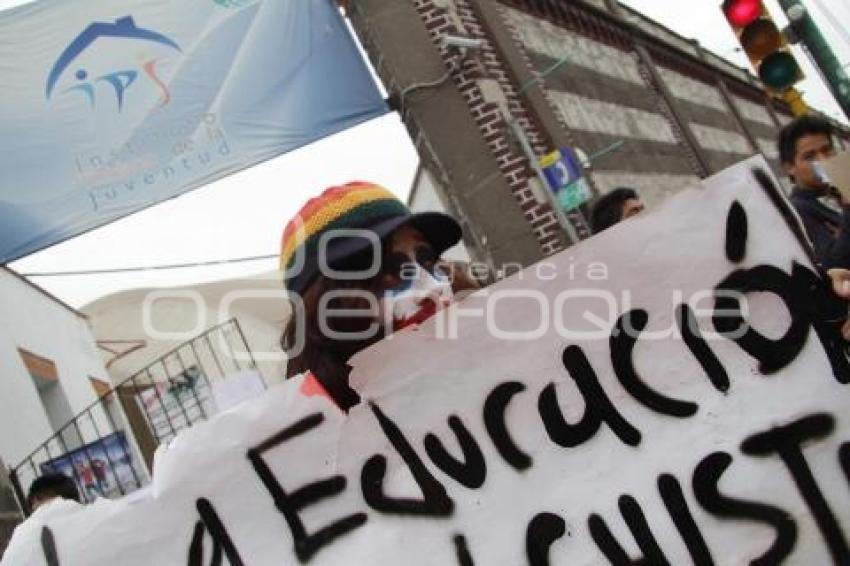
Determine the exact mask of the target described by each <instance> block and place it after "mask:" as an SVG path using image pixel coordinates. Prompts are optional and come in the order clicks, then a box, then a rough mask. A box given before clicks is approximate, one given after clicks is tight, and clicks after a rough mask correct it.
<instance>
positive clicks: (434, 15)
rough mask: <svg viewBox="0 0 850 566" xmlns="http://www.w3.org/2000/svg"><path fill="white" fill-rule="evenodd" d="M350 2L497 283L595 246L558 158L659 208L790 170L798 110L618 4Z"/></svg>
mask: <svg viewBox="0 0 850 566" xmlns="http://www.w3.org/2000/svg"><path fill="white" fill-rule="evenodd" d="M346 7H347V15H348V16H349V19H350V20H351V22H352V24H353V27H354V29H355V30H356V33H357V35H358V37H359V38H360V40H361V43H362V44H363V45H364V47H365V49H366V51H367V53H368V54H369V57H370V59H371V61H372V63H373V65H374V67H375V69H376V70H377V72H378V75H379V76H380V77H381V79H382V81H383V83H384V85H385V86H386V88H387V90H388V92H389V93H390V101H391V103H394V104H395V108H396V109H397V110H398V111H399V112H400V113H401V116H402V119H403V121H404V123H405V124H406V126H407V128H408V130H409V131H410V134H411V137H412V139H413V141H414V144H415V145H416V147H417V149H418V151H419V154H420V157H421V159H422V164H423V167H424V168H425V169H426V170H427V171H428V173H429V175H428V176H427V177H426V176H424V175H419V176H418V179H420V180H421V179H430V180H431V181H432V182H430V185H431V186H429V187H428V188H429V190H430V188H431V187H433V188H434V189H435V190H436V191H437V192H438V193H439V196H440V201H441V202H442V203H443V204H444V205H445V208H446V209H447V210H448V212H450V213H452V214H454V215H455V216H456V217H458V218H459V219H460V220H461V222H462V224H464V227H465V229H466V230H465V231H466V234H467V240H466V244H467V248H468V249H469V252H470V255H471V256H472V257H473V259H475V260H477V261H482V262H486V263H488V264H489V265H491V266H493V272H494V275H496V276H497V277H498V274H499V269H498V266H499V265H501V264H505V263H511V262H519V263H521V264H523V265H528V264H530V263H533V262H534V261H537V260H539V259H541V258H543V257H545V256H547V255H550V254H553V253H555V252H557V251H559V250H561V249H563V248H564V247H565V246H567V245H570V244H571V243H573V242H572V240H573V239H583V238H586V237H587V236H589V235H590V230H589V226H588V225H587V222H586V219H585V218H586V214H587V209H586V207H584V208H583V209H578V210H575V211H573V212H569V213H567V214H566V221H568V223H567V224H568V225H567V226H565V221H564V220H565V219H564V218H563V217H561V215H559V214H558V213H556V210H555V209H554V208H553V204H552V199H551V197H550V196H549V195H548V194H547V191H548V188H547V187H545V186H544V184H543V182H541V180H540V175H539V173H538V172H537V171H536V170H535V163H534V162H535V161H536V160H537V158H539V157H541V156H543V155H545V154H547V153H549V152H551V151H553V150H555V149H558V148H562V147H569V148H573V149H579V150H581V151H580V154H584V155H586V156H588V157H589V158H590V162H589V163H588V162H586V163H585V169H586V171H585V173H586V175H587V178H588V180H589V183H590V185H591V188H592V190H593V193H594V194H595V195H599V194H602V193H605V192H607V191H609V190H611V189H612V188H614V187H617V186H631V187H634V188H636V189H638V190H639V191H640V193H641V195H642V197H643V198H644V200H645V201H646V202H647V204H648V205H649V206H653V205H655V204H656V203H658V202H659V201H660V200H662V199H664V198H665V197H667V196H669V195H670V194H672V193H674V192H676V191H678V190H680V189H682V188H684V187H686V186H688V185H691V184H694V183H696V182H698V181H699V179H701V178H704V177H706V176H709V175H711V174H713V173H715V172H717V171H720V170H721V169H724V168H725V167H727V166H729V165H731V164H733V163H736V162H738V161H740V160H742V159H744V158H746V157H749V156H751V155H753V154H755V153H762V154H764V155H765V157H766V158H767V159H768V161H769V162H770V163H771V166H772V167H774V169H775V170H776V172H777V173H780V168H779V163H778V161H777V157H778V155H777V151H776V149H775V141H774V140H775V138H776V134H777V133H778V131H779V129H780V128H781V127H782V126H783V125H784V124H785V123H787V122H788V121H790V120H791V119H792V116H791V113H790V110H789V108H788V107H787V105H785V104H784V103H782V102H780V101H777V100H775V99H772V98H770V97H769V96H768V95H767V94H766V93H765V92H764V90H763V89H762V88H761V86H760V84H759V83H758V82H757V80H756V79H755V78H754V77H753V76H752V75H751V74H750V73H748V72H747V71H745V70H743V69H740V68H738V67H735V66H734V65H732V64H730V63H728V62H727V61H725V60H723V59H722V58H720V57H717V56H716V55H714V54H712V53H709V52H707V51H705V50H704V49H702V48H701V47H700V46H699V45H698V44H697V43H696V42H694V41H690V40H687V39H685V38H682V37H680V36H678V35H677V34H675V33H674V32H672V31H670V30H668V29H666V28H664V27H663V26H661V25H659V24H657V23H655V22H653V21H652V20H650V19H648V18H646V17H644V16H643V15H641V14H639V13H637V12H635V11H633V10H631V9H629V8H627V7H625V6H623V5H621V4H619V3H617V2H616V0H584V1H578V0H576V1H566V0H358V1H357V2H351V3H347V6H346ZM452 36H455V37H461V38H464V39H466V40H471V41H467V42H465V43H463V42H457V41H453V40H452V39H451V37H452ZM467 44H468V46H464V45H467ZM841 137H842V140H841V141H840V143H846V140H848V139H850V133H848V131H847V130H846V129H842V130H841ZM570 233H572V234H573V235H574V237H575V238H573V237H570V236H569V234H570Z"/></svg>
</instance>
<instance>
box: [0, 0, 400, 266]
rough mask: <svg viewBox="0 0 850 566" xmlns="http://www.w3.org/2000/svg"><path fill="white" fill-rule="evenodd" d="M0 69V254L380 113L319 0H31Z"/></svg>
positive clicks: (3, 28)
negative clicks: (0, 78)
mask: <svg viewBox="0 0 850 566" xmlns="http://www.w3.org/2000/svg"><path fill="white" fill-rule="evenodd" d="M0 77H2V80H0V172H2V173H0V263H6V262H8V261H11V260H13V259H16V258H19V257H21V256H23V255H26V254H28V253H31V252H33V251H36V250H38V249H41V248H44V247H46V246H49V245H51V244H53V243H56V242H59V241H61V240H64V239H66V238H69V237H71V236H75V235H77V234H80V233H82V232H85V231H87V230H90V229H92V228H95V227H97V226H100V225H102V224H105V223H107V222H110V221H112V220H115V219H117V218H120V217H122V216H125V215H127V214H131V213H133V212H136V211H138V210H141V209H143V208H145V207H148V206H150V205H152V204H155V203H157V202H159V201H162V200H165V199H168V198H171V197H174V196H176V195H178V194H180V193H183V192H185V191H188V190H191V189H193V188H196V187H198V186H201V185H203V184H206V183H209V182H210V181H213V180H215V179H217V178H219V177H222V176H224V175H227V174H229V173H232V172H234V171H237V170H239V169H242V168H244V167H247V166H249V165H251V164H254V163H257V162H259V161H262V160H264V159H268V158H270V157H274V156H276V155H279V154H281V153H285V152H287V151H290V150H292V149H295V148H298V147H300V146H302V145H305V144H308V143H310V142H312V141H315V140H317V139H320V138H322V137H325V136H328V135H331V134H333V133H335V132H338V131H340V130H343V129H345V128H348V127H351V126H354V125H356V124H358V123H360V122H363V121H366V120H369V119H371V118H374V117H376V116H379V115H381V114H383V113H385V112H386V111H387V109H386V106H385V104H384V102H383V100H382V99H381V97H380V94H379V93H378V90H377V87H376V85H375V84H374V82H373V80H372V78H371V76H370V74H369V71H368V68H367V66H366V63H365V61H363V59H362V57H361V56H360V54H359V52H358V50H357V48H356V45H355V43H354V41H353V39H352V37H351V35H350V34H349V32H348V30H347V29H346V25H345V22H344V20H343V18H342V17H341V15H340V14H339V12H338V10H337V8H336V6H335V3H334V2H333V0H180V1H173V0H86V1H85V2H70V1H57V0H41V1H40V2H36V3H32V4H28V5H24V6H21V7H19V8H15V9H12V10H8V11H5V12H2V13H0ZM281 190H286V187H285V186H283V185H282V186H281Z"/></svg>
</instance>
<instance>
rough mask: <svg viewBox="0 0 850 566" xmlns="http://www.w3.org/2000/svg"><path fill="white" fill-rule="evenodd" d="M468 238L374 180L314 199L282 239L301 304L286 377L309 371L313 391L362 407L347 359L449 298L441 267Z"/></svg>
mask: <svg viewBox="0 0 850 566" xmlns="http://www.w3.org/2000/svg"><path fill="white" fill-rule="evenodd" d="M460 238H461V229H460V226H459V225H458V223H457V222H456V221H455V220H454V219H452V218H451V217H449V216H446V215H445V214H442V213H438V212H424V213H418V214H412V213H411V212H410V210H408V208H407V207H406V206H405V205H404V204H403V203H402V202H401V201H400V200H398V199H397V198H396V197H394V196H393V195H392V193H390V192H389V191H388V190H387V189H385V188H383V187H380V186H378V185H375V184H372V183H365V182H352V183H348V184H346V185H343V186H340V187H331V188H329V189H327V190H325V191H324V192H323V193H322V194H321V195H320V196H318V197H316V198H313V199H310V200H309V201H308V202H307V203H306V204H305V205H304V206H303V207H302V209H301V210H300V211H299V212H298V214H296V215H295V217H294V218H293V219H292V220H290V221H289V223H288V224H287V225H286V228H285V230H284V232H283V238H282V242H281V248H282V250H281V260H280V266H281V269H282V270H283V279H284V285H285V286H286V289H287V291H288V292H289V293H290V294H291V295H290V298H291V302H292V306H293V309H292V316H291V318H290V320H289V322H288V324H287V326H286V328H285V329H284V332H283V336H282V337H281V346H282V348H283V350H284V351H285V352H287V354H288V355H289V360H288V363H287V369H286V375H287V377H293V376H295V375H299V374H301V373H304V372H309V375H308V377H307V380H306V381H305V388H306V389H307V390H308V391H312V392H318V393H321V394H326V395H327V396H329V397H330V398H331V399H333V400H334V401H335V402H336V404H337V405H338V406H339V407H340V408H342V409H343V410H348V409H349V408H350V407H351V406H353V405H355V404H357V403H358V402H359V397H358V395H357V393H356V392H355V391H354V390H353V389H351V388H350V387H349V386H348V374H349V372H350V369H351V368H350V367H349V366H348V365H347V362H348V360H349V358H351V356H353V355H354V354H356V353H357V352H359V351H360V350H363V349H364V348H366V347H367V346H370V345H371V344H373V343H375V342H377V341H379V340H380V339H381V338H383V337H384V336H386V335H387V334H390V333H392V332H394V331H396V330H399V329H401V328H403V327H405V326H408V325H410V324H415V323H419V322H422V321H424V320H425V319H427V318H428V317H430V316H431V315H433V314H434V313H436V312H437V311H438V310H440V309H441V308H443V307H445V306H446V305H447V304H448V303H449V302H450V301H451V299H452V286H451V281H450V280H449V277H448V276H447V274H446V273H445V272H443V271H442V269H441V268H440V266H439V264H438V262H439V259H440V255H441V254H442V253H443V252H444V251H445V250H447V249H448V248H450V247H451V246H453V245H454V244H456V243H457V242H458V241H459V240H460ZM293 295H294V296H293Z"/></svg>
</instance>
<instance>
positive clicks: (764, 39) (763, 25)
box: [721, 0, 803, 94]
mask: <svg viewBox="0 0 850 566" xmlns="http://www.w3.org/2000/svg"><path fill="white" fill-rule="evenodd" d="M721 7H722V9H723V14H724V15H725V16H726V19H727V20H728V21H729V25H731V26H732V30H733V31H734V32H735V35H736V36H738V41H739V42H740V43H741V47H742V48H743V50H744V53H746V54H747V57H749V58H750V63H752V65H753V68H754V69H755V70H756V72H757V73H758V76H759V78H760V79H761V80H762V82H763V83H764V85H765V86H766V87H767V88H768V89H769V90H771V91H773V92H774V93H776V94H782V93H784V92H785V91H786V90H788V89H789V88H791V87H792V86H793V85H794V84H795V83H797V82H799V81H801V80H802V79H803V72H802V71H801V70H800V65H798V64H797V61H796V60H795V59H794V56H793V55H791V52H790V51H789V49H788V44H787V43H786V41H785V37H784V36H783V35H782V32H780V31H779V29H778V28H777V27H776V24H775V23H773V19H772V18H771V17H770V14H769V13H768V11H767V9H766V8H765V7H764V4H763V3H762V2H761V0H726V1H725V2H723V5H722V6H721Z"/></svg>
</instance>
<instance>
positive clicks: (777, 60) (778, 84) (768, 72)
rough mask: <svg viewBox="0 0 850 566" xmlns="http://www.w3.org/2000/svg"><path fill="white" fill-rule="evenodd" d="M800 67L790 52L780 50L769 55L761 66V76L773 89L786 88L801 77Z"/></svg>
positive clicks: (766, 84)
mask: <svg viewBox="0 0 850 566" xmlns="http://www.w3.org/2000/svg"><path fill="white" fill-rule="evenodd" d="M800 76H801V73H800V67H799V66H798V65H797V61H795V60H794V57H793V56H792V55H791V54H790V53H786V52H785V51H778V52H776V53H772V54H770V55H768V56H767V57H766V58H765V59H764V61H762V63H761V65H760V66H759V77H760V78H761V80H762V82H763V83H764V84H765V86H767V87H769V88H772V89H773V90H785V89H787V88H788V87H790V86H791V85H793V84H794V83H796V82H797V81H798V80H799V79H800Z"/></svg>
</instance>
